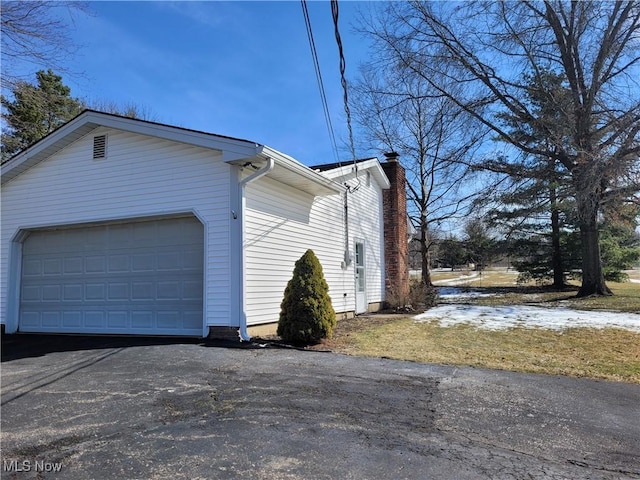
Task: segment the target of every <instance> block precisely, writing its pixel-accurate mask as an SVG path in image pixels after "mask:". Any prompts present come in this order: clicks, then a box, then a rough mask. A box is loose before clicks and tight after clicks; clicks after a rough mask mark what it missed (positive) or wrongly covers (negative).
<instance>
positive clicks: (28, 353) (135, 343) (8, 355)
mask: <svg viewBox="0 0 640 480" xmlns="http://www.w3.org/2000/svg"><path fill="white" fill-rule="evenodd" d="M153 345H200V346H203V347H220V348H263V347H264V345H259V344H257V343H253V342H240V341H239V340H230V339H208V338H189V337H166V336H165V337H146V336H126V335H122V336H104V335H42V334H29V333H22V334H15V335H6V334H3V335H2V356H1V357H2V359H1V361H2V362H9V361H12V360H17V359H20V358H29V357H41V356H43V355H47V354H49V353H54V352H72V351H82V350H102V349H106V348H129V347H147V346H153Z"/></svg>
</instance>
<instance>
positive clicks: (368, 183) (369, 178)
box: [367, 170, 371, 187]
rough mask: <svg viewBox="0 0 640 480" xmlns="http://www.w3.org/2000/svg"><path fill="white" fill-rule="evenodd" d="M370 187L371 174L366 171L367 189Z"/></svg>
mask: <svg viewBox="0 0 640 480" xmlns="http://www.w3.org/2000/svg"><path fill="white" fill-rule="evenodd" d="M370 186H371V172H370V171H369V170H367V187H370Z"/></svg>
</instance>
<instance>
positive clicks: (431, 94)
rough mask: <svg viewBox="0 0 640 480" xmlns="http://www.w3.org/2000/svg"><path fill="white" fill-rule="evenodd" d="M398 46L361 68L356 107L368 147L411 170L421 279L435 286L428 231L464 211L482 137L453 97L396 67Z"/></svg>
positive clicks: (411, 212) (409, 178) (411, 205)
mask: <svg viewBox="0 0 640 480" xmlns="http://www.w3.org/2000/svg"><path fill="white" fill-rule="evenodd" d="M393 53H394V52H392V51H387V52H385V55H384V57H386V60H385V61H384V62H381V61H378V63H372V64H369V65H367V66H363V67H362V68H361V78H360V80H359V81H358V82H357V83H356V84H355V86H354V88H353V91H354V100H353V107H354V108H353V110H354V112H355V117H356V121H357V122H358V124H359V125H360V126H361V127H362V131H363V135H362V139H363V140H364V141H365V142H367V145H368V147H369V148H374V149H377V150H378V151H380V150H382V151H386V152H396V153H398V154H400V162H401V164H402V165H403V166H404V168H405V170H406V174H407V197H408V200H409V205H408V206H409V208H408V209H409V215H410V218H411V220H412V222H413V223H414V225H415V226H416V227H417V229H418V232H419V234H418V241H419V244H420V257H421V271H422V281H423V283H424V284H425V285H428V286H431V275H430V271H429V265H430V261H429V257H430V252H431V247H432V245H433V242H432V240H431V239H430V238H429V237H430V235H429V232H430V231H432V230H434V229H436V228H437V227H438V226H439V225H440V224H441V223H442V222H444V221H447V220H451V219H453V218H455V217H456V216H461V215H464V214H465V213H466V211H467V210H468V208H469V207H470V205H471V204H470V202H469V201H468V200H469V199H470V198H471V196H472V193H473V192H471V191H468V190H465V188H466V187H468V185H466V184H465V183H464V180H465V179H466V178H467V177H468V175H469V174H470V170H469V169H468V168H467V166H466V165H465V163H466V160H467V157H468V156H470V155H471V152H472V151H473V149H474V148H475V147H476V146H477V144H478V142H479V139H480V138H482V134H481V133H480V132H481V131H482V128H479V129H475V130H474V131H472V129H471V128H469V119H468V117H465V116H463V115H462V111H461V109H460V108H458V107H457V106H456V105H455V104H454V103H453V102H452V101H451V100H450V99H448V98H446V97H445V96H443V95H442V94H440V93H439V92H437V91H435V90H434V89H433V88H432V87H431V86H430V85H429V83H428V82H425V80H424V79H423V78H422V77H421V76H418V75H415V74H414V72H412V71H411V70H410V69H407V68H396V65H398V59H397V58H395V57H394V55H393Z"/></svg>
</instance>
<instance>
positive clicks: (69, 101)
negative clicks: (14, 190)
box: [1, 70, 83, 162]
mask: <svg viewBox="0 0 640 480" xmlns="http://www.w3.org/2000/svg"><path fill="white" fill-rule="evenodd" d="M36 80H37V84H36V85H32V84H30V83H28V82H25V81H19V82H17V83H16V84H15V86H14V87H13V90H12V92H11V93H12V96H13V99H9V98H7V97H5V96H2V117H3V121H4V123H5V128H4V130H5V132H4V134H3V138H2V150H1V154H2V161H3V162H4V161H6V160H8V159H9V158H11V157H12V156H13V155H15V154H16V153H18V152H20V151H21V150H24V149H25V148H27V147H28V146H30V145H32V144H33V143H35V142H37V141H38V140H40V139H41V138H43V137H44V136H46V135H48V134H49V133H51V132H52V131H53V130H55V129H56V128H58V127H59V126H61V125H63V124H64V123H66V122H68V121H69V120H71V119H72V118H73V117H75V116H76V115H78V114H79V113H80V112H81V111H82V109H83V104H82V102H81V101H80V100H78V99H76V98H73V97H71V89H70V88H69V87H67V86H66V85H64V84H63V83H62V77H61V76H59V75H56V74H55V73H54V72H53V71H51V70H47V71H46V72H45V71H43V70H40V71H39V72H37V73H36Z"/></svg>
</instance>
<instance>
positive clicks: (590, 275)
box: [576, 184, 613, 297]
mask: <svg viewBox="0 0 640 480" xmlns="http://www.w3.org/2000/svg"><path fill="white" fill-rule="evenodd" d="M576 187H577V188H576V191H577V192H578V195H576V204H577V208H578V219H579V222H580V239H581V241H582V285H581V286H580V290H578V297H587V296H589V295H613V293H612V292H611V290H609V287H607V284H606V283H605V280H604V274H603V273H602V259H601V258H600V235H599V233H598V205H599V202H598V201H597V192H591V193H589V192H588V190H587V188H585V187H586V185H585V184H582V185H580V184H578V185H576Z"/></svg>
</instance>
